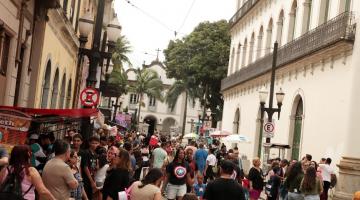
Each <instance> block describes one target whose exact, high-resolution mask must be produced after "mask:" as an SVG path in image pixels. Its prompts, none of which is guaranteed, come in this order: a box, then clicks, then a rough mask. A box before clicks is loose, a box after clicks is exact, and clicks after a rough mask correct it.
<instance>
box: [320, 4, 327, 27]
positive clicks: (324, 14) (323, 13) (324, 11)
mask: <svg viewBox="0 0 360 200" xmlns="http://www.w3.org/2000/svg"><path fill="white" fill-rule="evenodd" d="M329 7H330V0H321V2H320V13H319V25H320V24H323V23H325V22H327V20H328V17H329Z"/></svg>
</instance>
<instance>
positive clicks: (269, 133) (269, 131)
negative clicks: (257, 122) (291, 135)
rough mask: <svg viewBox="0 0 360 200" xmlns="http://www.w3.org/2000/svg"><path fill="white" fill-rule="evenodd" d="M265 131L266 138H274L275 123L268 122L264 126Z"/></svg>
mask: <svg viewBox="0 0 360 200" xmlns="http://www.w3.org/2000/svg"><path fill="white" fill-rule="evenodd" d="M263 130H264V132H265V137H273V136H274V130H275V124H274V122H266V123H265V124H264V126H263Z"/></svg>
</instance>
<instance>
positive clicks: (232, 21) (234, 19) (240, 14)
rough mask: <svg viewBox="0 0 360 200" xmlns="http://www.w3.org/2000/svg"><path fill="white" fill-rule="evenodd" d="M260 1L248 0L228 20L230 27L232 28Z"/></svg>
mask: <svg viewBox="0 0 360 200" xmlns="http://www.w3.org/2000/svg"><path fill="white" fill-rule="evenodd" d="M259 1H260V0H248V1H246V2H245V3H244V5H242V6H241V8H239V10H238V11H236V13H235V14H234V15H233V16H232V17H231V19H230V20H229V24H230V27H232V26H234V25H235V24H236V22H238V21H239V20H240V19H241V18H242V17H243V16H244V15H245V14H246V13H247V12H248V11H249V10H250V9H251V8H252V7H254V5H255V4H256V3H257V2H259Z"/></svg>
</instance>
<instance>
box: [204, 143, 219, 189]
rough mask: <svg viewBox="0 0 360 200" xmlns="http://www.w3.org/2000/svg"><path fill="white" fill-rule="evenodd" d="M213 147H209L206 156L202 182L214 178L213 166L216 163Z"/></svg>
mask: <svg viewBox="0 0 360 200" xmlns="http://www.w3.org/2000/svg"><path fill="white" fill-rule="evenodd" d="M214 152H215V149H213V148H211V149H209V155H208V156H207V157H206V165H205V169H204V182H205V183H207V182H208V179H209V180H214V179H215V173H216V172H214V170H215V167H216V163H217V159H216V156H215V154H214ZM215 171H216V170H215Z"/></svg>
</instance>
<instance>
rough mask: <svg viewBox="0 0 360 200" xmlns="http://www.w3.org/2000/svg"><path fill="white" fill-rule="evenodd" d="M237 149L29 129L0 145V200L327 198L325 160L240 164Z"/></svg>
mask: <svg viewBox="0 0 360 200" xmlns="http://www.w3.org/2000/svg"><path fill="white" fill-rule="evenodd" d="M239 154H240V153H239V149H238V148H237V147H235V148H233V149H227V148H226V146H225V145H224V144H220V142H219V141H217V140H214V141H213V143H212V144H211V145H210V144H209V145H208V144H205V143H197V142H195V141H189V143H188V144H185V145H184V144H183V142H182V141H181V140H176V139H170V138H169V137H166V136H160V135H159V134H157V133H155V134H154V135H152V136H147V135H145V134H139V133H137V132H135V131H132V132H125V133H124V134H123V135H122V136H120V135H118V136H116V137H115V136H108V135H107V134H106V133H105V132H103V131H99V132H98V134H96V135H95V136H92V137H90V138H89V139H88V141H86V142H85V141H84V140H83V138H82V136H81V135H80V134H79V133H76V131H69V133H68V134H67V136H66V137H65V138H64V139H58V140H55V137H54V135H52V134H40V135H36V134H32V135H31V136H30V137H29V143H28V145H18V146H15V147H14V148H13V149H12V151H11V154H10V156H8V155H7V153H6V151H5V150H4V149H0V166H1V167H2V169H1V172H0V182H1V186H0V199H2V198H5V197H6V198H8V199H14V198H18V197H19V198H23V199H28V200H33V199H51V200H53V199H60V200H63V199H64V200H65V199H66V200H67V199H75V200H81V199H85V200H86V199H96V200H102V199H103V200H111V199H113V200H118V199H119V200H122V199H131V200H161V199H170V200H171V199H177V200H191V199H207V200H232V199H234V200H235V199H236V200H245V199H251V200H257V199H259V198H267V199H269V200H272V199H274V200H276V199H289V200H303V199H304V200H318V199H321V200H327V199H328V196H327V194H328V190H329V188H330V187H331V186H333V185H334V180H335V179H334V178H335V177H336V176H335V175H334V171H333V168H332V167H331V159H330V158H324V159H321V161H320V162H319V164H318V163H317V162H315V161H313V160H312V157H311V155H309V154H307V155H306V156H305V157H304V158H303V159H302V160H300V161H297V160H293V161H291V162H289V161H288V160H286V159H282V160H281V159H274V160H272V161H271V165H270V168H269V170H264V168H263V167H262V165H261V162H260V159H259V158H254V159H253V162H252V164H253V166H252V167H251V168H250V169H249V170H246V169H244V168H243V164H242V162H243V161H242V159H241V158H240V155H239ZM264 171H265V172H264ZM6 195H8V196H6ZM354 199H355V198H354Z"/></svg>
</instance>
